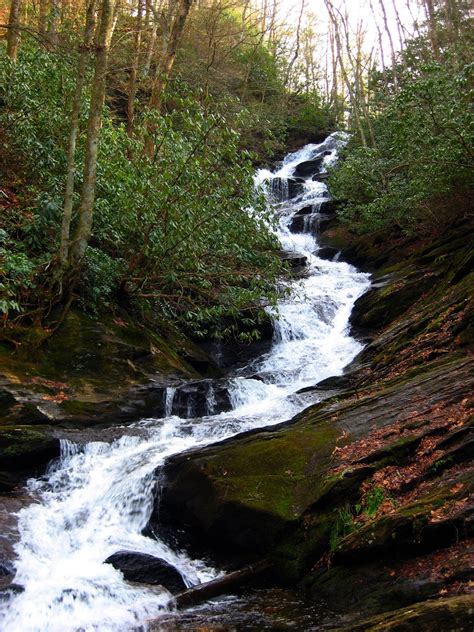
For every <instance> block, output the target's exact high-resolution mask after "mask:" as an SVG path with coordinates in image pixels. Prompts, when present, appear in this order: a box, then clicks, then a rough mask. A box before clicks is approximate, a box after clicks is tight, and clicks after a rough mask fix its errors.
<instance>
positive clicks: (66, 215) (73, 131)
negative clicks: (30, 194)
mask: <svg viewBox="0 0 474 632" xmlns="http://www.w3.org/2000/svg"><path fill="white" fill-rule="evenodd" d="M96 5H97V0H89V3H88V6H87V14H86V25H85V28H84V38H83V42H82V45H81V46H80V50H79V61H78V65H77V80H76V90H75V92H74V98H73V102H72V112H71V128H70V131H69V143H68V150H67V169H66V189H65V192H64V210H63V218H62V225H61V243H60V247H59V261H60V264H61V267H62V268H64V267H65V266H66V265H67V261H68V250H69V234H70V228H71V219H72V207H73V199H74V176H75V172H76V163H75V154H76V142H77V136H78V133H79V116H80V111H81V100H82V91H83V89H84V83H85V79H86V65H87V58H88V56H89V53H90V48H91V45H92V42H93V39H94V30H95V23H96Z"/></svg>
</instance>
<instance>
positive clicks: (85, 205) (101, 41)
mask: <svg viewBox="0 0 474 632" xmlns="http://www.w3.org/2000/svg"><path fill="white" fill-rule="evenodd" d="M113 25H114V0H102V2H101V15H100V22H99V30H98V37H97V42H96V61H95V69H94V79H93V84H92V94H91V103H90V112H89V121H88V126H87V139H86V154H85V158H84V172H83V179H82V190H81V199H80V202H79V209H78V216H79V220H78V225H77V228H76V231H75V234H74V239H73V243H72V245H71V248H70V257H69V262H70V264H71V265H73V266H74V265H76V264H78V263H79V261H80V260H81V259H82V257H83V256H84V253H85V251H86V248H87V245H88V243H89V239H90V236H91V232H92V222H93V211H94V200H95V184H96V175H97V151H98V146H99V136H100V128H101V124H102V110H103V107H104V101H105V79H106V73H107V61H108V53H109V48H110V40H111V38H112V32H113Z"/></svg>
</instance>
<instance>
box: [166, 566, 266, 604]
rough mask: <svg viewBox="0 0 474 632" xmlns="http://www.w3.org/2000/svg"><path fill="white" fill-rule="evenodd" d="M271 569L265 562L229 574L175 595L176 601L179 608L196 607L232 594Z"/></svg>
mask: <svg viewBox="0 0 474 632" xmlns="http://www.w3.org/2000/svg"><path fill="white" fill-rule="evenodd" d="M270 567H271V562H269V561H268V560H263V561H261V562H257V563H256V564H251V565H250V566H245V567H244V568H241V569H239V570H238V571H233V572H232V573H228V574H227V575H224V576H223V577H218V578H217V579H212V580H211V581H210V582H205V583H204V584H198V585H197V586H193V587H192V588H188V590H185V591H183V592H181V593H178V594H177V595H175V597H174V599H175V602H176V607H177V608H188V607H189V606H195V605H197V604H198V603H202V602H203V601H206V600H207V599H212V597H218V596H219V595H223V594H225V593H228V592H231V591H232V590H234V589H235V588H238V587H239V586H241V585H242V584H244V583H245V582H247V581H249V580H250V579H253V578H254V577H256V576H257V575H260V573H263V571H266V570H268V569H269V568H270Z"/></svg>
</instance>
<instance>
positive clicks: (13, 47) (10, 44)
mask: <svg viewBox="0 0 474 632" xmlns="http://www.w3.org/2000/svg"><path fill="white" fill-rule="evenodd" d="M20 10H21V0H12V1H11V4H10V17H9V18H8V34H7V55H8V57H10V59H11V60H13V61H16V58H17V55H18V43H19V41H20V30H19V26H20Z"/></svg>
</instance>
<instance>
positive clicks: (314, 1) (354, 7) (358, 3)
mask: <svg viewBox="0 0 474 632" xmlns="http://www.w3.org/2000/svg"><path fill="white" fill-rule="evenodd" d="M333 1H334V4H335V6H342V5H345V6H346V7H347V9H348V11H349V16H350V19H351V22H352V24H354V25H355V24H357V22H358V20H362V22H363V24H364V26H365V28H366V32H367V46H368V47H369V48H371V47H372V46H373V45H375V44H376V43H378V35H377V28H376V25H375V20H374V16H373V13H372V11H371V7H370V0H345V2H344V1H343V0H333ZM301 2H302V0H279V4H280V10H279V15H280V19H281V20H282V21H284V22H287V23H293V24H296V23H297V22H298V17H299V14H300V10H301ZM379 2H380V0H372V4H373V6H374V9H375V11H376V13H377V15H378V22H379V25H380V27H381V30H382V31H384V28H383V20H382V13H381V11H380V4H379ZM394 2H395V5H396V8H397V11H398V13H399V15H400V18H401V20H402V22H403V24H404V26H406V28H407V29H408V31H409V32H412V31H413V28H412V25H413V18H412V15H411V13H410V11H409V9H408V7H407V4H408V3H407V0H384V6H385V10H386V13H387V21H388V24H389V28H390V31H391V34H392V39H393V42H394V46H395V48H396V49H398V48H399V47H400V44H399V36H398V29H397V23H396V19H395V12H394V8H393V3H394ZM409 2H410V6H411V11H412V13H413V14H414V16H415V18H417V19H420V20H422V19H423V15H422V12H421V11H420V9H419V7H418V6H416V2H414V0H409ZM305 14H306V16H309V14H313V15H314V16H316V17H317V18H318V21H319V22H320V24H321V28H322V29H323V30H324V29H326V26H327V23H328V16H327V12H326V8H325V6H324V0H305ZM383 47H384V52H385V53H386V54H388V53H389V50H390V47H389V41H388V36H387V35H386V34H385V33H384V32H383Z"/></svg>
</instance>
